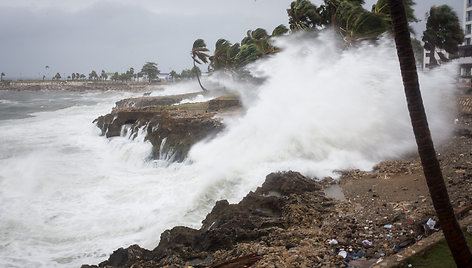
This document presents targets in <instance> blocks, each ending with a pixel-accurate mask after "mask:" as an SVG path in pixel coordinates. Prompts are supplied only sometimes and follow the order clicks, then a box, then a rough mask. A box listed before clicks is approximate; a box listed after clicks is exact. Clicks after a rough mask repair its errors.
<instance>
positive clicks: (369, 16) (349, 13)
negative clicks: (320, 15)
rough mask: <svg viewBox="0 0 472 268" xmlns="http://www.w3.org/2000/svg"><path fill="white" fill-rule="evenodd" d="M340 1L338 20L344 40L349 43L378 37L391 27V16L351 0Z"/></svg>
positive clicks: (337, 12) (337, 11) (337, 13)
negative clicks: (371, 10)
mask: <svg viewBox="0 0 472 268" xmlns="http://www.w3.org/2000/svg"><path fill="white" fill-rule="evenodd" d="M381 1H382V0H381ZM338 3H339V5H338V6H337V9H336V20H337V22H338V24H339V27H340V30H341V34H342V36H343V40H344V41H345V42H346V43H347V44H348V45H353V43H355V42H358V41H362V40H367V39H377V38H378V37H379V35H381V34H382V33H384V32H385V31H387V30H388V29H389V28H390V23H391V22H390V16H385V15H383V14H377V13H374V12H369V11H367V10H365V9H364V8H363V7H362V6H360V5H359V4H357V3H353V2H351V1H346V0H344V1H341V2H338Z"/></svg>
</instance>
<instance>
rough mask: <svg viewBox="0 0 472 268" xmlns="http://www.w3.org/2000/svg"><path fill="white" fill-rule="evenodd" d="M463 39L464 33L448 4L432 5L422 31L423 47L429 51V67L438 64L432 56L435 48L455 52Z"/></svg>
mask: <svg viewBox="0 0 472 268" xmlns="http://www.w3.org/2000/svg"><path fill="white" fill-rule="evenodd" d="M463 41H464V33H463V31H462V30H461V26H460V23H459V18H457V15H456V13H455V12H454V11H453V10H452V9H451V8H450V7H449V6H448V5H442V6H439V7H436V6H432V7H431V9H430V10H429V16H428V20H427V22H426V31H424V32H423V42H424V48H425V49H427V50H429V51H430V57H429V66H430V68H431V67H434V66H436V65H438V62H437V61H436V58H435V57H434V54H435V50H436V48H439V49H444V50H445V51H446V52H448V53H456V52H457V49H458V48H457V47H458V45H459V44H460V43H462V42H463Z"/></svg>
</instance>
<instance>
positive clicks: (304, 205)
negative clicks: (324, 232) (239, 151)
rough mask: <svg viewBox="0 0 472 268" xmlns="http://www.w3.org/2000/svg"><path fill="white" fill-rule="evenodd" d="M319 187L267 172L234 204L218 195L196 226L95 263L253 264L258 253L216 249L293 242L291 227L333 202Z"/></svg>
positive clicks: (311, 221)
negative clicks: (226, 253) (231, 256)
mask: <svg viewBox="0 0 472 268" xmlns="http://www.w3.org/2000/svg"><path fill="white" fill-rule="evenodd" d="M320 189H321V188H320V186H319V185H318V183H317V182H315V181H314V180H311V179H308V178H306V177H304V176H302V175H301V174H300V173H297V172H285V173H272V174H270V175H268V176H267V177H266V180H265V182H264V184H262V187H259V188H257V190H256V191H255V192H250V193H249V194H248V195H247V196H246V197H244V199H243V200H242V201H241V202H239V203H238V204H229V203H228V201H226V200H221V201H218V202H217V203H216V204H215V206H214V207H213V210H212V211H211V213H209V214H208V215H207V217H206V218H205V220H203V222H202V223H203V225H202V227H201V228H200V229H199V230H195V229H192V228H188V227H183V226H177V227H174V228H172V229H171V230H166V231H164V232H163V233H162V234H161V239H160V243H159V245H158V246H157V247H156V248H155V249H153V250H152V251H150V250H146V249H143V248H141V247H139V246H138V245H133V246H130V247H128V248H126V249H123V248H120V249H118V250H116V251H115V252H113V254H111V256H110V258H109V259H108V260H106V261H104V262H102V263H100V264H99V265H98V267H163V266H169V267H183V266H184V265H192V266H195V267H207V266H212V265H213V266H212V267H238V266H237V265H236V266H225V265H231V264H233V265H234V264H235V263H239V264H241V263H244V264H245V265H251V264H254V263H255V262H257V261H258V260H260V259H261V257H262V255H263V253H261V252H259V253H258V252H252V254H248V255H245V256H239V258H238V259H236V260H230V261H228V260H225V259H224V258H225V257H223V256H220V254H221V253H220V251H221V250H231V249H232V248H234V247H235V246H236V245H238V244H241V243H247V242H251V243H252V242H261V243H265V244H266V245H272V246H280V245H282V246H284V247H285V248H287V249H289V248H291V247H293V246H294V244H297V242H296V241H292V240H293V238H294V237H293V236H292V235H291V232H293V230H294V228H295V229H298V228H302V227H307V226H311V227H313V226H316V225H320V224H321V222H322V219H323V215H324V214H326V213H328V212H330V211H331V206H332V204H333V203H332V201H331V200H330V199H328V198H326V197H325V196H324V194H323V192H322V191H321V190H320ZM82 267H83V268H87V267H97V266H95V265H94V266H89V265H84V266H82Z"/></svg>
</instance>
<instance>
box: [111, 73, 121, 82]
mask: <svg viewBox="0 0 472 268" xmlns="http://www.w3.org/2000/svg"><path fill="white" fill-rule="evenodd" d="M111 79H112V80H113V81H116V80H118V79H120V75H119V74H118V72H115V73H114V74H113V76H112V77H111Z"/></svg>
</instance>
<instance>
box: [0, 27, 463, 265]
mask: <svg viewBox="0 0 472 268" xmlns="http://www.w3.org/2000/svg"><path fill="white" fill-rule="evenodd" d="M293 39H295V40H293ZM293 39H280V40H278V41H277V44H276V45H277V46H278V47H280V48H281V49H282V52H280V53H278V54H277V55H272V56H270V57H269V58H268V59H267V60H265V61H262V62H259V63H257V64H255V65H252V66H250V67H249V70H250V71H251V72H252V73H253V74H254V75H256V76H259V77H265V80H264V82H263V83H262V84H259V85H257V86H253V87H252V88H248V87H249V85H247V84H238V83H236V82H234V81H231V80H220V81H219V83H220V84H222V85H224V86H225V87H226V88H227V89H233V90H236V91H238V92H239V93H240V94H241V96H242V98H243V101H244V106H245V109H246V111H245V113H243V115H241V116H238V117H236V116H233V117H231V118H227V119H226V120H225V122H226V124H227V126H228V127H227V129H226V130H225V131H224V132H223V133H221V134H220V135H218V136H217V137H216V138H215V139H213V140H210V141H205V142H201V143H199V144H197V145H196V146H194V147H193V148H192V150H191V152H190V154H189V158H188V161H186V162H184V163H180V164H178V163H163V161H162V160H160V161H159V160H158V161H152V160H149V155H150V153H151V149H152V148H151V145H150V144H149V143H148V142H146V141H144V139H143V135H145V133H141V134H140V135H138V137H135V138H134V139H130V138H128V137H115V138H111V139H106V138H104V137H101V136H99V130H98V128H96V127H95V126H94V125H93V124H92V123H91V122H92V120H93V119H95V118H96V117H98V116H99V115H102V114H105V113H108V112H109V111H110V110H111V108H112V106H113V103H114V101H116V100H118V99H120V98H124V97H129V96H133V95H132V94H128V95H125V94H123V93H116V92H114V93H113V92H109V93H74V94H69V93H64V92H21V93H18V92H17V93H14V92H0V99H1V102H0V110H1V109H3V110H2V113H3V111H4V110H7V108H8V109H9V111H10V115H9V117H6V118H4V117H2V118H1V119H2V120H0V129H1V131H0V140H1V143H0V232H1V235H0V266H1V267H78V266H80V265H81V264H83V263H98V262H100V261H102V260H104V259H106V258H107V256H108V254H109V253H111V252H112V251H113V250H115V249H116V248H119V247H126V246H128V245H131V244H135V243H137V244H140V245H141V246H143V247H147V248H151V249H152V248H154V247H155V246H156V245H157V243H158V239H159V236H160V233H161V232H162V231H164V230H165V229H167V228H171V227H173V226H175V225H186V226H190V227H195V228H198V227H199V225H200V221H201V220H202V219H203V218H204V217H205V215H206V214H207V213H208V212H209V211H210V209H211V207H212V206H213V204H214V202H215V201H216V200H218V199H228V200H229V201H230V202H237V201H239V200H240V199H241V198H242V197H243V196H244V195H245V194H246V193H247V192H248V191H249V190H254V189H255V187H257V186H258V185H260V184H261V183H262V182H263V180H264V178H265V176H266V175H267V174H268V173H270V172H272V171H278V170H289V169H290V170H296V171H300V172H302V173H304V174H305V175H307V176H311V177H315V176H316V177H318V178H322V177H323V176H334V175H335V173H333V172H334V171H335V170H339V169H346V168H362V169H370V168H371V167H372V165H374V164H375V163H377V162H378V161H381V160H384V159H391V158H398V157H401V156H402V155H403V154H405V153H409V152H412V151H414V150H415V143H414V139H413V137H412V131H411V127H410V122H409V118H408V114H407V108H406V102H405V98H404V93H403V88H402V84H401V77H400V72H399V67H398V62H397V59H396V54H395V50H394V47H393V45H392V41H391V40H383V41H381V42H380V44H378V45H375V46H374V45H365V46H361V47H359V48H354V49H350V50H345V51H343V50H341V49H339V48H338V47H339V46H338V45H337V44H335V43H334V42H332V41H331V40H330V38H329V36H326V35H322V36H320V37H319V38H318V39H317V40H306V39H303V38H301V37H295V38H293ZM454 71H455V69H454V66H452V67H451V66H446V67H444V68H441V69H437V70H435V71H432V72H429V73H427V74H421V76H420V83H421V88H422V91H423V96H424V100H425V105H426V109H427V112H428V117H429V120H430V126H431V128H432V133H433V136H434V138H435V140H436V141H437V142H438V143H439V142H440V141H441V140H442V139H444V138H446V137H447V135H448V134H449V133H450V130H451V125H452V118H451V117H450V116H449V115H450V114H451V113H450V107H451V106H453V99H452V94H453V93H454V92H453V91H454ZM215 77H216V76H215ZM211 79H216V78H211ZM180 91H182V90H180ZM180 91H179V93H183V92H180ZM167 93H168V94H173V93H174V92H173V91H172V90H170V89H169V90H165V91H164V93H162V92H160V93H158V94H167ZM18 94H20V95H21V96H20V95H18ZM153 94H154V93H153ZM35 98H36V99H39V98H43V99H42V100H41V101H37V102H35V101H34V100H35ZM48 99H49V100H51V99H54V100H55V102H54V103H53V104H54V105H55V106H54V105H52V104H48ZM26 104H27V105H26ZM15 105H16V106H15ZM48 105H49V106H48ZM51 105H52V106H54V107H53V108H51V109H46V110H44V109H43V108H44V107H52V106H51ZM12 107H16V110H15V109H13V108H12ZM32 107H33V108H32ZM34 107H36V110H35V109H34ZM10 108H11V109H10ZM27 109H30V110H28V114H29V115H30V116H29V117H26V116H21V115H18V114H21V113H24V111H25V110H27ZM12 111H13V112H12ZM128 136H129V135H128Z"/></svg>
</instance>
